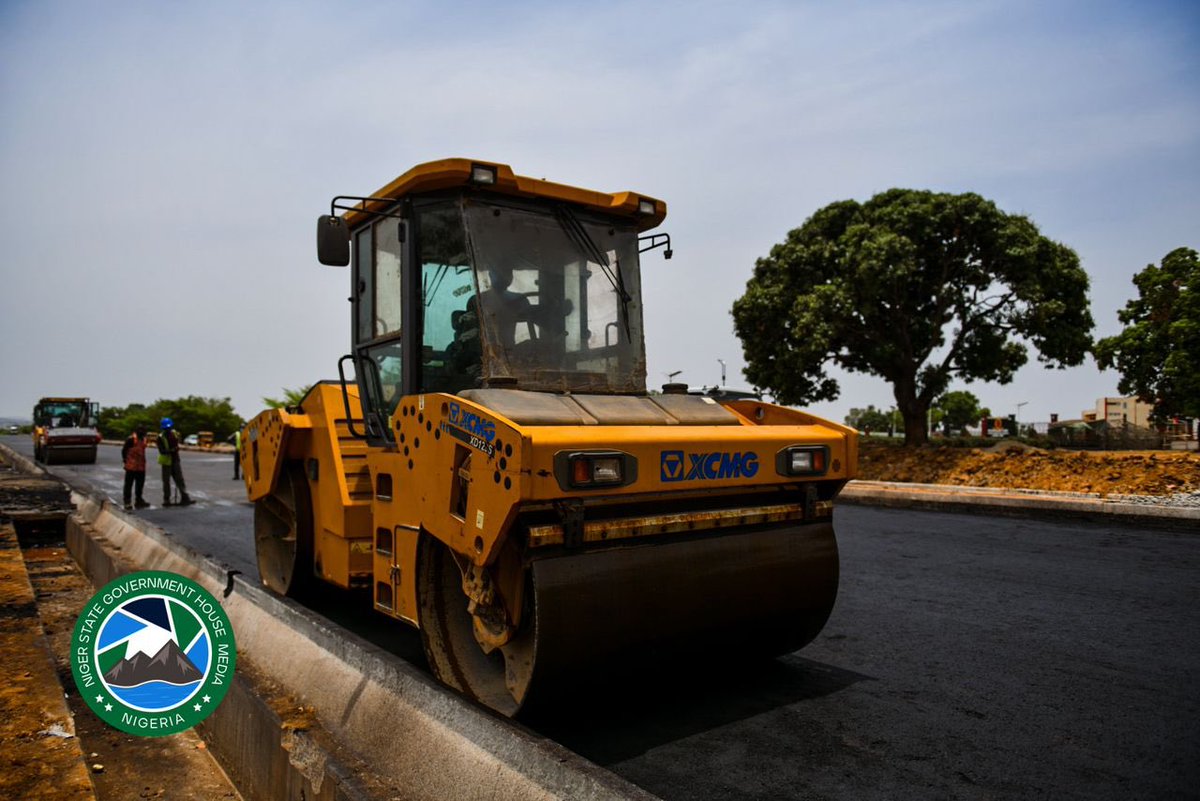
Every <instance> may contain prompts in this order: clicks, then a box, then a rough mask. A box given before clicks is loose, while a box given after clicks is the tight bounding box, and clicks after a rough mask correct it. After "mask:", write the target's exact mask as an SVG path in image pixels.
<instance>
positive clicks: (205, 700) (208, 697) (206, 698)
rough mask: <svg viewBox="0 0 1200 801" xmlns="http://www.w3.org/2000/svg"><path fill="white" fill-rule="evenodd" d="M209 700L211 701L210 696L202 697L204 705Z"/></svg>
mask: <svg viewBox="0 0 1200 801" xmlns="http://www.w3.org/2000/svg"><path fill="white" fill-rule="evenodd" d="M211 700H212V696H209V695H206V696H204V703H206V704H207V703H208V702H209V701H211Z"/></svg>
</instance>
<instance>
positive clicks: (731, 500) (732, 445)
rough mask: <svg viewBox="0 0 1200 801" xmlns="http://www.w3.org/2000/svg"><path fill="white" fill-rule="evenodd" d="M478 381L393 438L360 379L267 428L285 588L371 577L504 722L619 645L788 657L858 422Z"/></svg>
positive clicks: (636, 206)
mask: <svg viewBox="0 0 1200 801" xmlns="http://www.w3.org/2000/svg"><path fill="white" fill-rule="evenodd" d="M479 164H480V162H473V161H468V160H463V159H452V160H447V161H444V162H435V163H433V164H431V165H423V166H422V167H418V168H414V170H410V171H409V172H408V173H406V174H405V175H404V176H401V178H399V179H397V180H396V181H394V182H392V183H391V184H389V185H388V186H387V187H385V188H384V189H383V190H381V191H380V192H379V193H377V194H376V195H375V196H373V197H375V198H391V199H398V198H404V197H407V196H409V195H411V194H414V193H418V194H419V193H421V192H430V191H438V190H441V189H444V188H445V187H453V186H457V185H460V184H462V183H463V181H464V175H463V174H464V171H465V172H470V170H472V169H473V168H474V167H476V166H477V165H479ZM485 164H486V165H487V166H488V167H489V168H491V169H492V170H493V175H494V178H493V183H491V184H489V185H488V191H490V192H501V193H505V192H507V193H509V194H512V195H519V196H530V197H536V198H541V199H545V198H549V199H550V200H552V201H554V202H567V203H571V204H574V205H576V206H580V207H583V208H587V209H592V210H595V211H597V213H600V212H602V213H604V214H610V215H611V214H620V215H625V216H627V217H630V218H633V217H634V215H638V214H640V215H641V216H639V217H636V220H637V226H638V229H637V230H638V231H641V230H645V229H647V228H651V227H653V226H655V225H657V224H658V223H659V222H661V220H662V218H663V217H664V216H665V212H666V207H665V204H663V203H662V202H661V201H655V200H648V199H647V198H646V197H645V196H642V195H637V194H634V193H621V194H618V195H607V194H604V193H598V192H591V191H589V190H582V189H575V188H572V187H565V186H562V185H560V184H552V183H549V182H545V181H536V180H532V179H525V178H520V177H518V176H514V175H513V174H512V171H511V170H510V169H509V168H507V167H505V166H504V165H494V164H491V163H485ZM386 206H387V203H386V202H384V201H383V200H380V199H376V200H362V201H360V203H359V204H358V205H357V206H356V207H355V210H352V211H350V212H349V213H348V214H347V215H346V217H345V219H347V221H348V222H349V223H350V225H351V227H353V226H354V225H355V224H356V223H362V222H364V221H369V214H370V212H371V210H372V209H373V208H385V207H386ZM614 210H616V211H614ZM618 269H619V268H618ZM627 278H628V279H629V280H632V279H634V278H636V276H628V277H627ZM616 288H617V285H616V284H614V290H615V289H616ZM425 291H426V292H428V291H429V290H428V286H426V290H425ZM618 336H619V334H618ZM485 351H486V347H485ZM423 358H424V360H425V362H426V364H427V365H428V364H440V362H439V361H437V360H438V359H440V358H441V357H440V356H438V355H436V354H435V355H431V354H430V352H429V348H428V347H426V348H425V352H424V355H423ZM643 370H644V368H643ZM576 372H578V371H576ZM481 383H482V384H483V385H482V386H475V387H466V388H462V389H460V390H458V391H456V392H423V391H418V392H413V393H408V394H402V395H400V396H399V397H398V398H396V399H394V403H393V404H392V406H391V408H390V409H388V412H387V415H386V416H382V415H380V416H378V417H377V418H376V419H377V420H378V421H379V422H380V424H381V425H379V426H377V427H376V429H375V432H374V441H373V442H372V441H371V438H370V437H365V436H364V435H363V428H364V426H365V425H366V424H365V422H364V418H365V417H367V416H368V415H365V414H364V404H363V402H362V397H361V391H360V387H359V386H357V385H355V384H354V383H350V382H345V381H333V382H322V383H318V384H316V385H315V386H314V387H313V388H312V389H311V390H310V391H309V393H308V394H307V395H306V396H305V397H304V398H303V400H302V401H301V403H300V404H299V406H298V407H295V408H291V409H270V410H267V411H264V412H263V413H261V414H260V415H258V416H257V417H256V418H254V419H253V420H251V421H250V422H249V423H248V424H247V426H246V428H245V430H244V431H243V434H242V438H241V443H242V450H241V454H240V458H241V461H242V466H243V469H244V476H245V481H246V485H247V489H248V494H249V498H250V499H251V500H252V501H255V502H256V503H257V504H258V505H259V508H260V510H261V511H262V515H261V520H260V519H259V517H258V516H256V536H257V537H258V539H259V542H260V571H261V572H262V573H263V578H264V581H265V582H266V583H267V584H268V585H269V586H272V587H274V588H276V589H278V590H280V591H281V592H282V591H288V592H290V591H291V589H292V588H294V587H295V586H297V585H298V584H300V583H303V581H304V580H306V579H307V578H308V577H309V574H311V576H312V577H316V578H319V579H321V580H323V581H326V582H329V583H331V584H334V585H337V586H341V587H370V595H371V599H372V604H373V606H374V608H375V610H376V611H378V612H381V613H383V614H386V615H389V616H392V617H394V618H397V619H399V620H402V621H404V622H406V623H408V624H411V625H413V626H416V627H418V628H419V629H421V630H422V633H423V635H424V637H425V644H426V652H427V655H428V656H429V658H430V664H431V667H432V668H433V670H434V672H435V675H437V676H438V678H439V679H441V680H442V681H444V682H445V683H447V684H449V685H451V686H454V687H456V688H457V689H459V690H461V691H463V692H464V693H466V694H468V695H470V696H472V697H474V698H476V699H478V700H480V701H481V702H483V703H485V704H487V705H489V706H491V707H493V708H495V709H497V710H499V711H501V712H503V713H505V714H515V713H516V711H517V710H519V709H520V708H521V706H522V705H523V704H524V703H525V702H526V701H527V698H528V696H529V695H530V688H531V687H540V686H542V685H545V686H551V685H553V684H554V683H555V681H557V680H559V679H561V677H562V675H563V673H564V672H572V671H575V670H579V669H584V668H587V667H594V666H596V665H597V664H600V663H601V662H602V661H603V660H604V659H605V658H612V657H613V656H614V655H618V656H619V655H622V654H636V653H638V652H639V650H646V649H655V648H657V646H658V645H660V644H663V643H666V642H668V641H670V642H672V643H675V644H689V645H692V646H694V645H695V644H696V643H698V642H705V641H709V642H711V641H712V640H711V638H720V639H721V646H722V647H723V648H725V647H729V646H730V645H732V646H733V647H739V648H742V647H744V648H745V649H746V650H747V651H760V650H761V651H762V652H765V653H781V652H786V651H787V650H794V649H795V648H798V647H801V646H803V645H804V644H805V643H806V642H808V641H809V640H811V639H812V637H814V636H815V635H816V633H817V632H818V631H819V630H820V628H821V626H822V625H823V624H824V622H825V619H826V618H827V617H828V614H829V612H830V610H831V608H832V605H833V600H834V597H835V596H836V587H837V573H838V567H837V552H836V544H835V542H834V539H833V531H832V525H831V516H832V504H833V498H834V497H835V496H836V494H837V492H838V490H840V488H841V486H842V485H843V484H844V483H845V482H846V481H847V480H849V479H851V478H853V477H854V475H855V469H856V464H857V441H856V432H855V431H854V430H853V429H850V428H847V427H845V426H842V425H838V424H836V423H832V422H829V421H826V420H822V419H819V418H816V417H813V416H811V415H808V414H806V413H803V412H800V411H796V410H793V409H788V408H784V407H779V406H775V405H772V404H768V403H763V402H761V401H758V400H752V399H744V400H732V401H722V400H718V399H714V398H712V397H707V396H702V395H695V394H686V393H682V392H677V391H668V392H666V393H665V394H661V395H660V394H649V393H646V392H645V391H644V389H643V390H642V391H641V392H625V393H603V392H598V393H590V392H586V391H584V392H546V391H528V390H525V389H521V388H517V387H514V386H513V385H512V382H511V381H510V380H508V379H507V377H506V378H505V380H498V379H496V380H493V381H492V382H491V384H490V385H489V382H488V381H486V380H484V381H483V382H481ZM418 388H419V387H418ZM383 426H386V431H381V430H380V429H381V428H382V427H383ZM384 435H386V437H385V436H384ZM263 543H266V548H267V549H266V550H264V549H263V547H264V546H263ZM281 543H282V547H283V550H282V551H280V550H279V546H280V544H281ZM271 547H274V548H276V550H275V551H271V550H270V548H271ZM272 553H275V554H278V553H284V554H285V555H284V556H283V557H280V556H278V555H274V556H273V555H271V554H272ZM264 554H265V555H264Z"/></svg>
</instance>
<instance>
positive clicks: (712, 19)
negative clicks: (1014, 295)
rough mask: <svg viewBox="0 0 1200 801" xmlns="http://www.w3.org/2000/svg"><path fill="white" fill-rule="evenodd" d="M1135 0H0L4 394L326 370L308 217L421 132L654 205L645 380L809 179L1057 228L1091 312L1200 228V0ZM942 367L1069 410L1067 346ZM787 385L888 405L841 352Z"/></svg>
mask: <svg viewBox="0 0 1200 801" xmlns="http://www.w3.org/2000/svg"><path fill="white" fill-rule="evenodd" d="M1198 8H1200V6H1197V5H1196V4H1194V3H1182V2H1179V3H1155V2H1121V3H1117V2H1058V3H1056V2H977V3H970V2H911V3H895V2H857V3H856V2H850V3H825V2H776V3H758V2H738V3H727V2H706V3H704V2H702V3H694V2H693V3H653V4H652V3H644V2H639V3H633V2H613V3H571V2H556V3H550V2H543V3H504V4H500V3H466V4H462V3H459V4H455V3H417V2H412V3H366V2H363V3H353V4H350V3H347V4H340V5H331V4H328V3H303V2H300V3H297V2H287V3H283V2H278V3H254V4H243V3H225V2H216V3H204V4H199V3H197V4H188V5H182V4H170V5H168V4H163V3H154V2H141V3H135V2H120V1H118V2H110V3H104V4H97V3H85V2H78V3H60V2H30V3H13V2H6V3H3V4H2V5H0V120H2V122H0V176H2V178H3V182H2V185H3V187H4V190H5V191H4V193H3V195H4V196H3V199H2V200H0V212H2V213H0V238H2V241H4V242H5V245H6V248H5V254H4V255H3V257H2V262H0V263H2V265H3V267H2V268H0V376H2V377H3V378H2V379H0V415H15V416H24V415H27V414H28V412H29V409H30V408H31V407H32V404H33V402H34V401H35V400H36V398H37V397H38V396H40V395H42V394H51V393H53V394H58V393H63V394H68V393H82V394H89V395H91V396H92V397H93V398H94V399H96V400H99V401H100V402H101V403H103V404H106V405H112V404H117V405H125V404H127V403H130V402H135V401H152V400H154V399H156V398H159V397H178V396H180V395H185V394H199V395H209V396H226V395H228V396H230V397H232V399H233V401H234V405H235V407H236V408H237V410H238V412H239V413H241V414H242V415H243V416H246V417H249V416H252V415H253V414H255V413H257V411H259V408H260V406H261V404H260V401H259V399H260V397H261V396H262V395H274V394H278V391H279V389H280V388H281V387H284V386H289V387H291V386H297V385H300V384H304V383H308V382H311V381H313V380H316V379H319V378H328V377H333V376H335V375H336V367H335V364H336V360H337V358H338V356H340V355H341V354H342V353H344V352H346V350H347V349H348V333H349V323H348V304H347V303H346V302H345V297H346V294H347V291H348V276H347V274H346V273H345V271H339V270H335V269H331V268H324V267H320V266H318V265H317V264H316V260H315V255H314V248H313V227H314V219H315V217H316V215H318V214H320V213H322V212H323V211H324V210H325V209H326V208H327V207H328V202H329V198H330V197H331V196H332V195H334V194H343V193H344V194H365V193H368V192H370V191H373V190H374V189H376V188H378V187H379V186H381V185H383V184H384V183H386V182H387V181H389V180H390V179H391V178H393V177H395V176H396V175H397V174H399V173H400V172H402V171H404V170H405V169H407V168H408V167H409V166H411V165H413V164H415V163H419V162H422V161H427V160H430V159H436V158H443V157H447V156H469V157H477V158H485V159H490V160H495V161H501V162H506V163H508V164H511V165H512V166H513V168H514V169H515V170H516V171H517V172H518V173H521V174H526V175H533V176H536V177H546V178H550V179H552V180H556V181H560V182H563V183H570V184H575V185H579V186H587V187H591V188H595V189H600V190H605V191H618V190H625V189H632V190H637V191H641V192H645V193H647V194H651V195H654V196H656V197H660V198H662V199H664V200H666V201H667V204H668V207H669V216H668V218H667V221H666V224H665V226H664V228H663V230H665V231H667V232H669V233H670V234H671V235H672V240H673V244H674V247H675V258H674V259H673V260H671V261H663V260H661V259H659V258H655V257H651V258H650V259H648V260H647V262H646V263H645V265H644V272H643V287H644V290H645V293H646V298H645V305H646V322H647V324H646V335H647V349H648V354H649V381H650V384H651V385H652V386H657V385H658V384H660V383H662V382H663V381H664V380H665V375H664V374H665V373H667V372H670V371H675V370H682V371H683V373H682V375H681V376H680V378H681V379H682V380H686V381H688V382H689V383H692V384H694V385H699V384H712V383H715V382H716V381H717V380H718V379H719V377H720V366H719V364H718V363H717V359H724V360H725V361H726V362H727V363H728V364H729V367H730V369H729V377H730V382H729V383H730V384H733V385H737V384H739V383H742V382H741V381H740V368H741V366H742V360H741V348H740V344H739V343H738V341H737V339H736V337H735V336H734V335H733V333H732V324H731V319H730V316H729V308H730V305H731V303H732V301H733V299H734V298H735V297H737V296H738V295H740V294H741V292H742V291H743V289H744V287H745V282H746V280H747V279H748V278H749V276H750V273H751V270H752V268H753V265H754V260H755V259H756V258H757V257H759V256H762V255H764V254H766V253H767V252H768V251H769V250H770V248H771V246H772V245H773V244H775V243H776V242H778V241H780V240H781V239H782V238H783V237H784V236H785V235H786V233H787V231H788V230H789V229H791V228H794V227H796V226H798V225H800V224H801V223H802V222H803V221H804V220H805V219H806V218H807V217H808V216H809V215H811V214H812V213H813V212H814V211H816V210H817V209H818V208H820V207H821V206H823V205H825V204H827V203H829V202H832V201H834V200H840V199H844V198H857V199H860V200H864V199H866V198H868V197H870V196H871V195H873V194H875V193H876V192H880V191H883V190H885V189H887V188H889V187H893V186H905V187H913V188H927V189H935V190H942V191H954V192H961V191H973V192H978V193H980V194H982V195H984V196H985V197H988V198H990V199H992V200H994V201H996V203H997V204H998V205H1000V207H1001V208H1003V209H1004V210H1006V211H1010V212H1020V213H1024V214H1028V215H1029V216H1031V217H1032V219H1033V220H1034V221H1035V222H1036V223H1037V224H1038V226H1039V227H1040V228H1041V230H1042V232H1043V233H1044V234H1045V235H1047V236H1050V237H1052V238H1054V239H1057V240H1059V241H1062V242H1064V243H1066V244H1067V245H1069V246H1071V247H1072V248H1074V249H1075V250H1076V251H1077V252H1078V253H1079V255H1080V257H1081V259H1082V261H1083V265H1084V267H1085V269H1087V271H1088V272H1089V274H1090V275H1091V277H1092V293H1091V295H1092V312H1093V316H1094V317H1095V318H1096V322H1097V333H1098V334H1099V335H1105V334H1111V333H1114V332H1115V331H1116V330H1117V328H1118V323H1117V319H1116V310H1117V309H1119V308H1120V307H1121V306H1123V305H1124V303H1125V302H1126V301H1127V300H1128V299H1129V298H1130V297H1131V295H1132V292H1133V291H1134V289H1133V286H1132V284H1131V283H1130V278H1131V277H1132V275H1133V274H1134V273H1135V272H1136V271H1137V270H1139V269H1141V267H1143V266H1144V265H1145V264H1146V263H1148V262H1151V261H1154V262H1157V261H1158V260H1159V259H1161V258H1162V256H1163V255H1165V254H1166V253H1167V252H1168V251H1170V250H1171V249H1173V248H1175V247H1180V246H1190V247H1200V57H1198V56H1200V47H1198V35H1200V11H1198V10H1197V9H1198ZM1031 362H1033V363H1034V365H1035V366H1031V367H1028V368H1026V369H1025V370H1023V371H1022V372H1021V373H1019V374H1018V377H1017V380H1016V381H1015V382H1014V383H1013V384H1011V385H1009V386H1005V387H1000V386H997V385H991V384H974V385H970V386H969V387H967V388H969V389H971V391H973V392H975V393H976V394H977V395H979V396H980V397H981V399H982V400H983V401H984V403H985V404H987V405H990V406H991V407H992V409H993V410H994V411H996V412H998V413H1011V412H1013V411H1016V404H1017V403H1020V402H1023V401H1024V402H1028V405H1027V406H1025V407H1024V408H1023V409H1022V411H1021V416H1022V419H1025V420H1046V419H1048V417H1049V415H1050V413H1051V412H1057V413H1059V414H1060V415H1062V416H1064V417H1072V416H1075V415H1077V414H1078V413H1079V411H1080V410H1081V409H1083V408H1088V407H1091V406H1092V405H1093V404H1094V402H1095V399H1096V398H1098V397H1100V396H1102V395H1105V394H1115V392H1116V380H1117V377H1116V375H1115V374H1114V373H1108V374H1102V373H1100V372H1099V371H1098V370H1096V368H1095V367H1094V365H1092V364H1090V363H1089V364H1088V365H1087V366H1085V367H1081V368H1078V369H1074V370H1068V371H1051V372H1047V371H1045V370H1043V369H1041V368H1040V367H1038V366H1036V362H1034V361H1033V360H1031ZM842 385H843V395H842V397H841V399H839V400H838V401H835V402H832V403H822V404H817V405H814V406H813V407H812V408H813V410H814V411H817V412H818V413H822V414H826V415H828V416H831V417H834V418H836V419H838V420H840V419H842V416H843V415H844V414H845V413H846V411H847V410H848V409H849V408H850V407H851V406H865V405H866V404H868V403H874V404H875V405H877V406H883V407H887V406H889V405H890V404H891V403H892V398H891V391H890V387H889V386H888V385H887V384H886V383H884V382H883V381H882V380H881V379H877V378H873V377H867V376H849V377H845V378H844V379H843V381H842Z"/></svg>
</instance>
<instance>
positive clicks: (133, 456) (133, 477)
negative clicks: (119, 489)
mask: <svg viewBox="0 0 1200 801" xmlns="http://www.w3.org/2000/svg"><path fill="white" fill-rule="evenodd" d="M121 460H122V461H123V462H125V491H124V493H123V498H124V500H125V510H126V511H129V510H130V509H133V506H131V505H130V503H129V501H130V498H131V497H132V498H137V501H136V506H137V508H138V509H145V508H146V507H147V506H149V505H150V504H148V503H146V499H145V498H143V497H142V492H143V490H145V488H146V427H145V426H138V427H137V429H136V430H135V431H134V432H133V433H132V434H130V435H129V436H128V437H126V439H125V444H124V445H122V446H121Z"/></svg>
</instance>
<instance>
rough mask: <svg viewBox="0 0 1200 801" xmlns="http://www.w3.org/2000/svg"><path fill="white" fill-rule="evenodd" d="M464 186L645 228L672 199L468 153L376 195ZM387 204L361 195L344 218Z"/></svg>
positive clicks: (351, 222) (356, 221)
mask: <svg viewBox="0 0 1200 801" xmlns="http://www.w3.org/2000/svg"><path fill="white" fill-rule="evenodd" d="M489 173H490V175H491V176H493V179H494V180H493V182H491V183H487V182H485V181H479V180H476V178H477V176H479V175H487V174H489ZM459 186H462V187H467V186H472V187H476V188H478V189H480V190H483V191H487V192H495V193H498V194H504V195H511V196H515V197H528V198H540V199H544V200H557V201H560V202H565V203H571V204H573V205H576V206H579V207H582V208H585V209H590V210H592V211H596V212H599V213H602V214H608V215H615V216H619V217H628V218H630V219H632V220H634V221H635V222H636V223H637V229H638V230H639V231H646V230H649V229H651V228H654V227H656V226H658V225H659V224H660V223H662V221H663V219H664V218H665V217H666V216H667V204H666V203H665V202H664V201H662V200H657V199H655V198H652V197H650V196H648V195H642V194H638V193H636V192H617V193H615V194H608V193H606V192H596V191H594V190H591V189H580V188H578V187H574V186H567V185H566V184H556V183H554V182H552V181H545V180H542V179H540V178H527V177H525V176H523V175H517V174H515V173H514V172H513V170H512V167H510V166H508V165H507V164H500V163H498V162H494V161H480V160H478V159H466V158H452V159H442V160H440V161H430V162H426V163H424V164H418V165H417V166H415V167H413V168H412V169H410V170H409V171H408V172H406V173H404V174H403V175H401V176H400V177H399V178H397V179H396V180H394V181H392V182H391V183H389V184H387V185H386V186H384V187H383V188H382V189H380V190H379V191H377V192H375V193H374V194H373V195H372V197H375V198H389V199H396V200H398V199H400V198H403V197H405V196H407V195H412V194H424V193H427V192H435V191H437V190H439V189H450V188H453V187H459ZM643 202H649V203H651V204H653V211H652V212H646V211H641V209H642V204H643ZM385 205H386V204H385V203H382V202H378V201H376V202H372V201H362V202H360V203H359V204H358V206H357V207H356V208H354V209H352V210H350V211H347V212H346V213H345V214H344V215H342V218H343V219H344V220H345V221H346V225H347V226H349V227H350V228H354V227H356V226H358V225H360V224H362V223H363V222H366V221H367V220H368V219H370V217H371V215H370V214H368V212H372V211H381V210H382V209H383V208H384V206H385Z"/></svg>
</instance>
